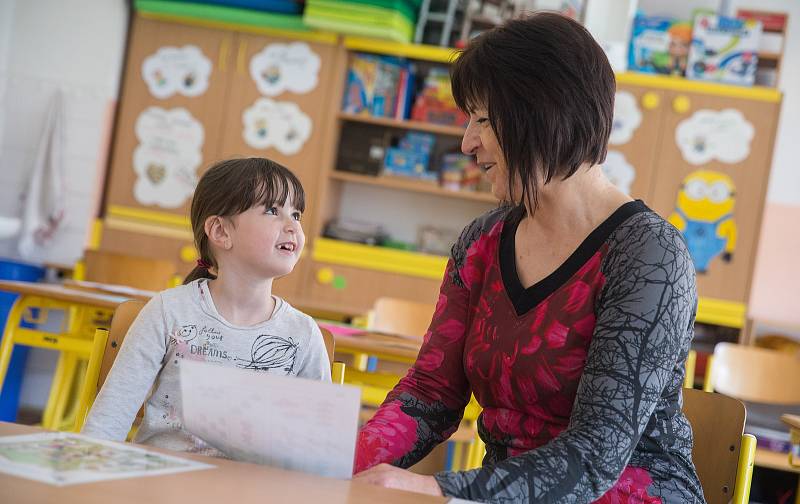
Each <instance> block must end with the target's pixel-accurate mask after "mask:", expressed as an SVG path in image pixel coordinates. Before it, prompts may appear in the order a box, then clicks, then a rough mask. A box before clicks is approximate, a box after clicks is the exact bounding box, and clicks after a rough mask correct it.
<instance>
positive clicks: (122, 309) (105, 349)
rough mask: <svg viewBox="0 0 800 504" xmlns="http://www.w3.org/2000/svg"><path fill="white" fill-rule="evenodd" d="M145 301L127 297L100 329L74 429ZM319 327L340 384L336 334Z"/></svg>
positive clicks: (78, 427) (83, 418)
mask: <svg viewBox="0 0 800 504" xmlns="http://www.w3.org/2000/svg"><path fill="white" fill-rule="evenodd" d="M144 305H145V303H144V301H140V300H130V301H125V302H124V303H122V304H120V305H119V306H118V307H117V309H116V310H115V311H114V317H113V318H112V319H111V327H110V328H109V329H108V330H105V329H98V330H97V334H98V337H97V338H96V340H97V341H98V342H99V341H102V342H103V345H102V347H101V348H102V350H100V353H99V359H96V360H95V361H90V363H89V366H88V369H87V372H86V378H85V380H84V382H83V386H82V387H81V392H80V397H79V402H78V412H77V414H76V417H75V425H74V427H73V429H74V430H75V432H80V430H81V429H82V428H83V424H84V422H85V421H86V415H88V413H89V409H90V408H91V407H92V403H93V402H94V399H95V397H97V392H98V391H99V390H100V389H101V388H102V387H103V383H105V380H106V376H108V373H109V371H111V367H112V366H113V365H114V360H115V359H116V358H117V353H119V350H120V348H122V343H123V341H124V340H125V336H126V335H127V334H128V328H130V326H131V324H132V323H133V321H134V320H135V319H136V317H137V316H138V315H139V312H140V311H141V309H142V308H143V307H144ZM320 331H321V332H322V338H323V340H324V341H325V350H326V352H327V354H328V359H329V360H330V361H331V381H333V382H334V383H339V384H341V383H344V364H342V363H341V362H334V361H333V353H334V344H335V343H334V339H333V335H332V334H331V333H330V331H328V330H327V329H323V328H320ZM98 344H99V343H98ZM143 416H144V406H142V408H141V409H140V410H139V413H138V414H137V415H136V421H135V422H134V427H133V429H132V431H131V433H130V434H129V435H128V438H129V439H130V438H132V435H133V434H134V433H135V431H136V428H137V426H138V425H139V423H140V422H141V419H142V417H143Z"/></svg>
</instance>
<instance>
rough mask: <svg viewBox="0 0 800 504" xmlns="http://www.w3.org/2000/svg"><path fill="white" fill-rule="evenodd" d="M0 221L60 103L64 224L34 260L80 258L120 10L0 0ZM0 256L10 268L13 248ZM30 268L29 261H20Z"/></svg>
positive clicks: (2, 248)
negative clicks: (58, 97)
mask: <svg viewBox="0 0 800 504" xmlns="http://www.w3.org/2000/svg"><path fill="white" fill-rule="evenodd" d="M0 19H1V20H0V215H2V216H7V217H18V216H19V215H20V213H21V201H20V196H21V194H22V192H23V189H24V187H25V185H26V183H27V180H28V174H29V172H30V169H31V166H32V164H33V162H34V159H35V154H36V147H37V144H38V141H39V138H40V136H41V134H42V130H43V128H44V126H45V125H44V121H45V112H46V110H47V106H48V103H49V101H50V98H51V97H52V96H53V94H54V92H55V91H56V90H57V89H60V90H61V91H62V93H63V95H64V109H65V137H64V138H65V149H64V150H65V159H64V171H65V182H66V205H67V210H66V215H65V220H64V222H63V224H62V228H61V229H60V230H59V232H58V233H57V235H56V237H55V239H54V241H53V243H52V245H51V246H50V247H49V250H48V251H47V253H46V254H45V255H44V256H43V257H39V258H33V259H38V260H42V261H46V262H50V263H57V264H67V265H70V264H72V263H74V261H75V260H76V259H77V258H79V257H80V255H81V253H82V251H83V248H84V244H85V242H86V236H87V232H88V227H89V223H90V222H91V219H92V217H93V216H94V215H95V214H96V207H97V202H98V200H99V188H100V187H101V186H102V178H103V169H104V167H105V154H106V151H107V144H108V133H109V128H110V124H111V113H112V111H113V109H114V104H115V100H116V96H117V88H118V83H119V78H120V72H121V68H122V61H123V55H124V46H125V36H126V27H127V7H126V4H125V2H124V0H71V1H63V0H0ZM0 256H5V257H12V258H17V257H18V254H17V252H16V240H14V239H5V240H2V241H0ZM26 259H32V258H26Z"/></svg>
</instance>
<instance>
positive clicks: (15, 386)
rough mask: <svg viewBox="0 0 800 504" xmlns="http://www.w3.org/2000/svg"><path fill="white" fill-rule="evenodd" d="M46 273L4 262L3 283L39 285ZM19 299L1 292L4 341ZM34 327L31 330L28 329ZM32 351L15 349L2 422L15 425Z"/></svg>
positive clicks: (2, 398)
mask: <svg viewBox="0 0 800 504" xmlns="http://www.w3.org/2000/svg"><path fill="white" fill-rule="evenodd" d="M44 273H45V269H44V268H43V267H41V266H35V265H33V264H25V263H21V262H16V261H11V260H7V259H0V280H18V281H22V282H38V281H39V280H41V279H42V277H44ZM17 297H18V296H17V295H16V294H13V293H11V292H5V291H0V341H2V331H3V330H4V329H5V327H6V318H7V317H8V312H10V311H11V307H12V306H13V305H14V301H16V300H17ZM23 325H24V324H23ZM28 327H31V326H28ZM28 350H29V349H28V347H25V346H17V347H14V352H13V353H12V354H11V362H10V363H9V365H8V372H7V373H6V379H5V383H4V384H3V391H2V393H0V420H1V421H4V422H14V421H16V419H17V409H18V407H19V391H20V388H22V375H23V374H24V373H25V361H26V360H27V359H28Z"/></svg>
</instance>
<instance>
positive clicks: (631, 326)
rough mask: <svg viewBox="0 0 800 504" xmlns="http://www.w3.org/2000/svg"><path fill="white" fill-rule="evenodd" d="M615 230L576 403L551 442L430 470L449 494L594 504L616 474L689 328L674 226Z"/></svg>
mask: <svg viewBox="0 0 800 504" xmlns="http://www.w3.org/2000/svg"><path fill="white" fill-rule="evenodd" d="M631 221H633V222H631V223H626V224H625V225H623V226H621V228H620V229H618V230H617V231H616V232H615V237H619V238H616V239H618V240H620V241H618V243H617V244H616V246H612V247H611V249H610V251H609V254H608V256H607V257H606V259H605V261H604V266H603V271H604V273H605V274H606V285H605V287H604V289H603V292H602V294H601V297H600V299H599V302H598V309H597V310H596V314H597V323H596V327H595V331H594V335H593V338H592V343H591V345H590V348H589V353H588V356H587V362H586V366H585V368H584V371H583V375H582V377H581V381H580V384H579V387H578V392H577V397H576V400H575V405H574V408H573V411H572V414H571V417H570V424H569V426H568V427H567V429H566V430H564V431H563V432H562V433H561V434H559V435H558V436H557V437H556V438H554V439H553V440H552V441H551V442H550V443H548V444H546V445H544V446H542V447H540V448H538V449H535V450H532V451H529V452H527V453H525V454H522V455H519V456H516V457H511V458H509V459H507V460H505V461H503V462H500V463H498V464H497V465H495V466H489V467H484V468H481V469H476V470H472V471H464V472H442V473H439V474H437V475H436V479H437V481H438V482H439V485H440V486H441V488H442V490H443V492H444V494H445V495H452V496H457V497H462V498H467V499H474V500H479V501H482V500H492V501H493V502H494V501H497V502H528V501H532V502H533V501H535V502H539V501H541V502H590V501H593V500H595V499H598V498H599V497H601V496H602V495H603V494H604V493H605V492H606V491H608V490H609V489H610V488H611V487H612V486H613V485H614V484H615V483H616V481H617V480H618V479H619V476H620V474H621V473H622V471H623V470H624V469H625V466H626V465H627V464H628V461H629V459H630V458H631V455H632V453H633V451H634V449H635V447H636V445H637V443H638V442H639V438H640V436H641V435H642V432H643V431H644V429H645V426H646V425H647V423H648V421H649V420H650V417H651V415H652V414H653V411H654V410H655V408H656V405H657V402H658V401H659V398H660V397H661V395H662V392H663V390H664V388H665V386H666V385H667V384H668V383H669V381H670V379H671V378H673V373H675V371H676V366H679V365H681V364H680V363H678V359H679V356H680V354H681V353H682V352H685V350H686V348H687V346H688V344H689V341H690V339H691V334H692V326H693V321H694V310H695V307H696V299H697V295H696V288H695V275H694V267H693V266H692V262H691V258H690V257H689V254H688V252H687V250H686V247H685V245H684V243H683V239H682V237H681V236H680V234H679V233H678V232H677V231H676V230H675V228H674V227H673V226H671V225H669V224H668V223H666V222H664V221H662V220H660V219H659V218H657V217H655V216H652V215H651V214H642V216H641V217H636V218H633V219H631Z"/></svg>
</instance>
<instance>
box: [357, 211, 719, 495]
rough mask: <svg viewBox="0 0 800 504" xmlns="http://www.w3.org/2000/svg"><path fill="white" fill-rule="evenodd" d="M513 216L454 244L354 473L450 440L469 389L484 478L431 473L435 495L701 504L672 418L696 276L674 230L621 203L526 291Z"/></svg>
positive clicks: (517, 214) (407, 461)
mask: <svg viewBox="0 0 800 504" xmlns="http://www.w3.org/2000/svg"><path fill="white" fill-rule="evenodd" d="M523 216H524V210H523V209H521V208H513V209H512V208H510V207H503V208H499V209H496V210H493V211H491V212H489V213H487V214H485V215H484V216H482V217H480V218H478V219H477V220H475V221H474V222H473V223H472V224H470V225H469V226H468V227H467V228H466V229H465V230H464V232H463V233H462V235H461V237H460V238H459V241H458V242H457V243H456V244H455V245H454V247H453V250H452V256H451V258H450V261H449V262H448V265H447V270H446V273H445V278H444V281H443V282H442V286H441V290H440V294H439V300H438V303H437V306H436V311H435V314H434V316H433V320H432V322H431V325H430V328H429V329H428V332H427V334H426V335H425V341H424V343H423V345H422V349H421V350H420V353H419V356H418V358H417V361H416V363H415V364H414V366H413V367H412V369H411V370H410V371H409V373H408V374H407V375H406V376H405V377H404V378H403V379H402V380H401V381H400V383H399V384H398V385H397V386H396V387H395V388H394V390H392V392H391V393H390V394H389V395H388V396H387V398H386V401H385V402H384V403H383V405H382V406H381V408H380V409H379V410H378V412H377V413H376V414H375V416H374V417H373V418H372V420H370V421H369V422H368V423H367V424H366V425H365V426H364V427H363V429H362V430H361V432H360V433H359V438H358V445H357V455H356V472H359V471H362V470H364V469H367V468H369V467H371V466H373V465H376V464H379V463H382V462H387V463H391V464H394V465H396V466H400V467H409V466H411V465H413V464H414V463H416V462H417V461H419V460H420V459H421V458H422V457H424V456H425V455H426V454H427V453H428V452H429V451H430V450H431V449H432V448H433V447H434V446H435V445H436V444H438V443H441V442H442V441H444V440H446V439H447V438H448V437H449V436H450V435H451V434H452V433H453V432H454V431H455V430H456V428H457V426H458V423H459V421H460V419H461V417H462V415H463V410H464V407H465V406H466V404H467V402H468V401H469V398H470V394H471V393H473V394H474V395H475V398H476V399H477V401H478V403H479V404H480V405H481V407H482V408H483V412H482V413H481V416H480V418H479V420H478V431H479V434H480V436H481V439H483V441H484V442H485V443H486V452H487V453H486V457H485V458H484V461H483V467H481V468H479V469H475V470H471V471H461V472H441V473H438V474H437V475H436V479H437V481H438V483H439V485H440V486H441V488H442V491H443V492H444V493H445V494H446V495H451V496H455V497H461V498H466V499H473V500H477V501H491V502H504V503H505V502H592V501H595V502H601V503H624V502H636V503H661V502H664V503H667V502H669V503H678V502H680V503H686V502H697V503H702V502H705V500H704V498H703V491H702V488H701V486H700V482H699V480H698V478H697V474H696V472H695V468H694V465H693V464H692V459H691V449H692V431H691V427H690V426H689V424H688V422H687V420H686V418H685V417H684V416H683V414H682V413H681V386H682V383H683V375H684V368H683V362H684V360H685V358H686V355H687V352H688V349H689V344H690V341H691V338H692V334H693V324H694V313H695V307H696V302H697V294H696V288H695V273H694V268H693V266H692V261H691V257H690V256H689V254H688V251H687V249H686V246H685V243H684V241H683V238H682V236H681V235H680V233H679V232H678V231H677V230H676V229H675V228H674V227H672V225H670V224H669V223H667V222H666V221H664V220H663V219H662V218H660V217H659V216H657V215H656V214H655V213H653V212H652V211H650V210H649V209H648V208H647V207H646V206H645V205H644V204H643V203H642V202H640V201H633V202H630V203H627V204H625V205H623V206H622V207H620V208H619V209H618V210H617V211H616V212H615V213H614V214H612V215H611V216H610V217H609V218H608V219H607V220H606V221H605V222H603V223H602V224H601V225H600V226H599V227H598V228H597V229H595V230H594V231H593V232H592V233H591V234H590V235H589V236H588V237H587V238H586V239H585V240H584V242H583V243H582V244H581V245H580V246H579V247H578V249H577V250H576V251H575V252H574V253H573V254H572V255H571V256H570V257H569V258H568V259H567V260H566V262H564V264H562V265H561V266H560V267H559V268H558V269H557V270H556V271H554V272H553V273H552V274H551V275H549V276H547V277H546V278H544V279H543V280H541V281H540V282H538V283H536V284H535V285H533V286H531V287H529V288H524V287H523V286H522V285H521V283H520V280H519V277H518V276H517V271H516V263H515V259H514V236H515V233H516V229H517V226H518V225H519V222H520V221H521V219H522V217H523Z"/></svg>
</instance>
